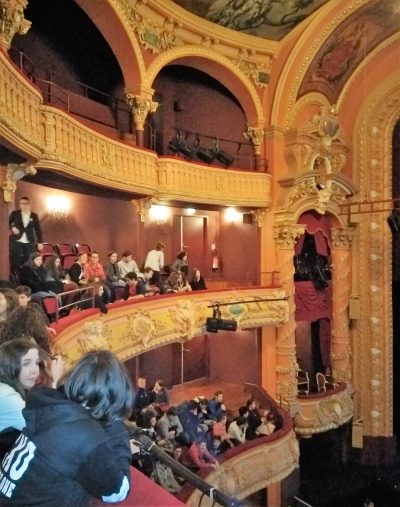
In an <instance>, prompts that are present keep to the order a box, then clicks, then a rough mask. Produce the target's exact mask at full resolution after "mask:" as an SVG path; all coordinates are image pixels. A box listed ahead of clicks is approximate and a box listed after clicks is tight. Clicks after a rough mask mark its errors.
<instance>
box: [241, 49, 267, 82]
mask: <svg viewBox="0 0 400 507" xmlns="http://www.w3.org/2000/svg"><path fill="white" fill-rule="evenodd" d="M235 64H236V65H237V67H239V69H240V70H241V71H242V72H243V74H245V75H246V76H248V77H249V78H250V79H252V80H253V81H254V83H255V84H256V86H258V87H259V88H266V87H267V85H268V83H269V78H270V75H269V72H267V68H266V65H265V64H264V63H255V62H250V61H248V60H245V59H244V58H243V57H239V58H238V59H237V60H235Z"/></svg>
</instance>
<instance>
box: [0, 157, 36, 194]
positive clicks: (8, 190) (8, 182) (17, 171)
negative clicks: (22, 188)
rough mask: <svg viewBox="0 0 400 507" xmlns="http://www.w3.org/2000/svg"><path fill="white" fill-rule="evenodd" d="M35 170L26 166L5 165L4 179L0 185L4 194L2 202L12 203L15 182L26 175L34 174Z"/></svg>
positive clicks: (15, 186)
mask: <svg viewBox="0 0 400 507" xmlns="http://www.w3.org/2000/svg"><path fill="white" fill-rule="evenodd" d="M36 172H37V171H36V168H35V167H33V166H31V165H27V164H7V173H6V179H5V180H4V181H3V183H2V184H1V188H2V190H3V193H4V202H13V201H14V193H15V190H16V189H17V181H18V180H20V179H22V178H23V177H24V176H26V175H27V174H29V175H31V176H33V175H35V174H36Z"/></svg>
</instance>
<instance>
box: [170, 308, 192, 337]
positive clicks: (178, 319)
mask: <svg viewBox="0 0 400 507" xmlns="http://www.w3.org/2000/svg"><path fill="white" fill-rule="evenodd" d="M170 318H171V320H172V321H173V323H174V324H175V326H176V328H175V332H176V337H177V338H178V339H179V340H187V339H189V338H191V337H192V336H193V335H194V334H195V324H196V315H195V305H194V303H193V301H190V300H188V299H184V300H180V301H179V302H178V304H177V305H176V306H175V308H174V309H171V310H170Z"/></svg>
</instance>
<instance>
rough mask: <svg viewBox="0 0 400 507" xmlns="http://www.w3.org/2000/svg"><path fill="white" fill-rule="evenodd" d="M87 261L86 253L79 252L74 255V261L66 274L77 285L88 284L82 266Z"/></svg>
mask: <svg viewBox="0 0 400 507" xmlns="http://www.w3.org/2000/svg"><path fill="white" fill-rule="evenodd" d="M87 261H88V256H87V253H84V252H79V253H78V255H77V256H76V261H75V262H74V263H73V264H72V266H71V267H70V268H69V271H68V274H69V276H70V278H71V280H72V281H73V282H75V283H76V284H77V285H78V286H79V287H82V286H83V287H85V286H87V285H88V279H87V278H85V272H84V267H85V264H86V263H87Z"/></svg>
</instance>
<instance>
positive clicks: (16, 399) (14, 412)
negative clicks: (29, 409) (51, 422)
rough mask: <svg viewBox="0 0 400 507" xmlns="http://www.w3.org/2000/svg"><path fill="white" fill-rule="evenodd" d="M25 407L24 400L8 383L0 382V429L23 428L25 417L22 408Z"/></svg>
mask: <svg viewBox="0 0 400 507" xmlns="http://www.w3.org/2000/svg"><path fill="white" fill-rule="evenodd" d="M24 408H25V401H24V400H23V399H22V397H21V395H20V394H19V393H17V391H16V390H15V389H13V388H12V387H11V386H9V385H8V384H3V383H2V382H0V431H3V430H5V429H6V428H9V427H11V428H15V429H17V430H20V431H22V430H23V429H24V428H25V425H26V424H25V419H24V416H23V415H22V409H24Z"/></svg>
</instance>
